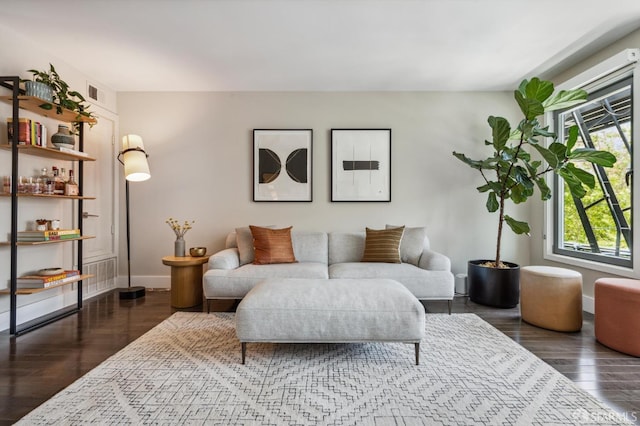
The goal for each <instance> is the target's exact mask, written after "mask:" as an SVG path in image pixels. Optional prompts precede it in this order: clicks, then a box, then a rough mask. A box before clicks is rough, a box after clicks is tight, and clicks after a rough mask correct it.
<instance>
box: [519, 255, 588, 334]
mask: <svg viewBox="0 0 640 426" xmlns="http://www.w3.org/2000/svg"><path fill="white" fill-rule="evenodd" d="M520 314H521V315H522V319H523V320H524V321H526V322H528V323H529V324H532V325H535V326H538V327H542V328H547V329H549V330H555V331H580V329H581V328H582V275H581V274H580V273H579V272H576V271H572V270H570V269H564V268H555V267H552V266H525V267H523V268H521V269H520Z"/></svg>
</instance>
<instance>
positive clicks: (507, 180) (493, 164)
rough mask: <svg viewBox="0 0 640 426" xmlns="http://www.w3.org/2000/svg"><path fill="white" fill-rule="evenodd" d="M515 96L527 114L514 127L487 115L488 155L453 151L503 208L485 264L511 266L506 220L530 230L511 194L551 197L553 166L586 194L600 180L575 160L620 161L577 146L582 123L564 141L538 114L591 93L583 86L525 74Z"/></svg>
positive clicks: (492, 204)
mask: <svg viewBox="0 0 640 426" xmlns="http://www.w3.org/2000/svg"><path fill="white" fill-rule="evenodd" d="M514 97H515V100H516V102H517V103H518V106H519V107H520V111H521V112H522V114H523V116H524V117H523V118H522V120H521V121H520V122H519V123H518V125H517V126H516V127H515V128H512V126H511V124H509V121H508V120H507V119H506V118H503V117H494V116H490V117H489V118H488V120H487V121H488V123H489V126H490V127H491V131H492V139H491V141H486V140H485V142H484V143H485V145H487V146H490V147H491V148H492V149H493V153H492V154H491V155H490V156H489V157H487V158H485V159H483V160H473V159H471V158H469V157H467V156H466V155H464V154H461V153H458V152H453V155H454V156H455V157H456V158H457V159H459V160H460V161H462V162H464V163H465V164H467V165H468V166H470V167H471V168H473V169H476V170H478V171H479V172H480V174H481V175H482V178H483V179H484V184H483V185H481V186H479V187H478V188H477V190H478V192H480V193H486V194H487V202H486V207H487V210H488V211H489V212H490V213H494V212H498V214H499V219H498V236H497V242H496V256H495V261H494V262H490V263H489V264H487V265H486V266H490V267H498V268H505V267H507V266H505V265H504V263H502V261H501V253H500V248H501V241H502V231H503V225H504V223H506V224H507V225H508V226H509V228H511V230H512V231H513V232H515V233H516V234H527V235H529V233H530V228H529V224H528V223H526V222H523V221H519V220H516V219H514V218H512V217H511V216H509V215H507V214H505V205H506V202H507V200H511V201H512V202H513V203H515V204H521V203H524V202H525V201H527V200H528V199H529V197H531V196H532V195H533V194H534V190H535V188H536V187H537V188H538V190H539V192H540V196H541V199H542V200H543V201H544V200H548V199H550V198H551V189H550V188H549V186H548V185H547V182H546V180H545V178H544V176H545V175H546V174H547V173H549V172H554V173H557V174H558V175H559V176H561V177H562V178H563V179H564V181H565V182H566V184H567V186H568V188H569V191H570V192H571V195H572V196H573V197H577V198H582V197H584V195H585V194H586V193H587V190H588V189H589V188H594V187H595V183H596V182H595V178H594V176H593V175H592V174H591V173H589V172H588V171H586V170H584V169H583V168H579V167H577V166H576V163H578V162H589V163H592V164H597V165H600V166H603V167H611V166H613V164H614V163H615V162H616V157H615V156H614V155H613V154H611V153H610V152H607V151H599V150H595V149H592V148H577V147H576V142H577V141H578V128H577V126H573V127H571V128H570V129H569V131H568V137H567V138H566V140H565V141H559V140H558V138H557V136H556V134H555V133H553V132H552V131H550V130H549V127H548V126H546V127H543V126H542V124H541V123H540V121H539V120H538V117H540V116H542V115H544V114H545V113H547V112H550V111H556V110H560V109H565V108H570V107H572V106H575V105H578V104H580V103H582V102H584V101H585V100H586V98H587V93H586V92H585V91H584V90H561V91H559V92H557V93H554V86H553V83H551V82H550V81H545V80H540V79H539V78H535V77H534V78H532V79H531V80H530V81H529V80H526V79H525V80H523V81H522V83H520V86H519V87H518V89H517V90H515V91H514ZM545 138H551V140H552V142H551V144H550V145H549V146H548V147H545V146H544V144H543V141H544V139H545ZM529 151H537V153H538V154H539V155H540V157H541V158H542V159H543V160H544V162H543V161H540V160H534V159H533V158H532V156H531V152H529Z"/></svg>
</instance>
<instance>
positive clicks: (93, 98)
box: [87, 82, 107, 105]
mask: <svg viewBox="0 0 640 426" xmlns="http://www.w3.org/2000/svg"><path fill="white" fill-rule="evenodd" d="M87 95H88V97H89V99H87V100H88V101H90V102H93V103H95V104H101V105H104V104H105V103H106V100H107V99H106V93H105V91H104V90H103V89H101V88H99V87H98V86H97V85H96V84H93V83H89V82H87Z"/></svg>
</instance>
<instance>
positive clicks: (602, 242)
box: [554, 75, 633, 267]
mask: <svg viewBox="0 0 640 426" xmlns="http://www.w3.org/2000/svg"><path fill="white" fill-rule="evenodd" d="M631 87H632V76H630V75H628V76H624V77H623V78H620V79H619V80H617V81H615V82H613V83H611V84H609V85H607V86H606V87H603V88H601V89H599V90H595V91H593V92H591V93H590V94H589V98H588V100H587V102H585V103H584V104H581V105H580V106H578V107H576V108H573V109H570V110H565V111H561V112H558V113H556V117H555V120H554V122H555V125H556V134H557V135H558V137H559V138H560V139H562V140H563V139H564V138H565V135H566V134H567V131H568V129H569V127H571V126H574V125H577V126H578V129H579V134H580V137H579V138H578V143H577V144H576V146H577V147H578V146H583V147H586V148H596V149H601V150H607V151H609V152H611V153H613V154H614V155H615V156H616V159H617V161H616V164H615V165H614V167H612V168H604V167H600V166H597V165H591V164H589V163H584V164H578V167H582V168H584V169H585V170H587V171H589V172H591V173H592V174H593V175H594V176H595V178H596V187H595V188H594V189H593V190H591V191H589V193H588V194H587V195H586V196H585V197H584V198H582V199H578V198H575V199H574V198H573V197H572V196H571V194H570V192H569V190H568V188H567V187H566V184H565V183H564V182H563V181H562V179H561V178H556V179H555V191H554V193H555V194H556V195H555V197H556V198H555V200H554V201H555V203H554V204H555V217H556V222H555V225H556V226H555V232H554V234H555V235H554V236H555V238H554V252H555V253H558V254H563V255H568V256H575V257H579V258H584V259H589V260H595V261H598V262H604V263H611V264H615V265H620V266H627V267H631V266H632V258H631V257H632V251H633V243H632V236H633V233H632V229H631V223H632V213H633V207H632V202H631V201H632V196H631V179H632V177H633V168H632V150H633V141H632V136H631V135H632V131H631V130H632V125H633V119H632V109H633V108H632V106H633V96H632V95H633V94H632V90H631Z"/></svg>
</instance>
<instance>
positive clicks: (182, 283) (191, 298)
mask: <svg viewBox="0 0 640 426" xmlns="http://www.w3.org/2000/svg"><path fill="white" fill-rule="evenodd" d="M209 257H210V255H205V256H202V257H191V256H185V257H176V256H165V257H163V258H162V263H163V264H165V265H168V266H171V306H173V307H174V308H190V307H192V306H198V305H200V304H201V303H202V265H204V264H205V263H207V262H208V261H209Z"/></svg>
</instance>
